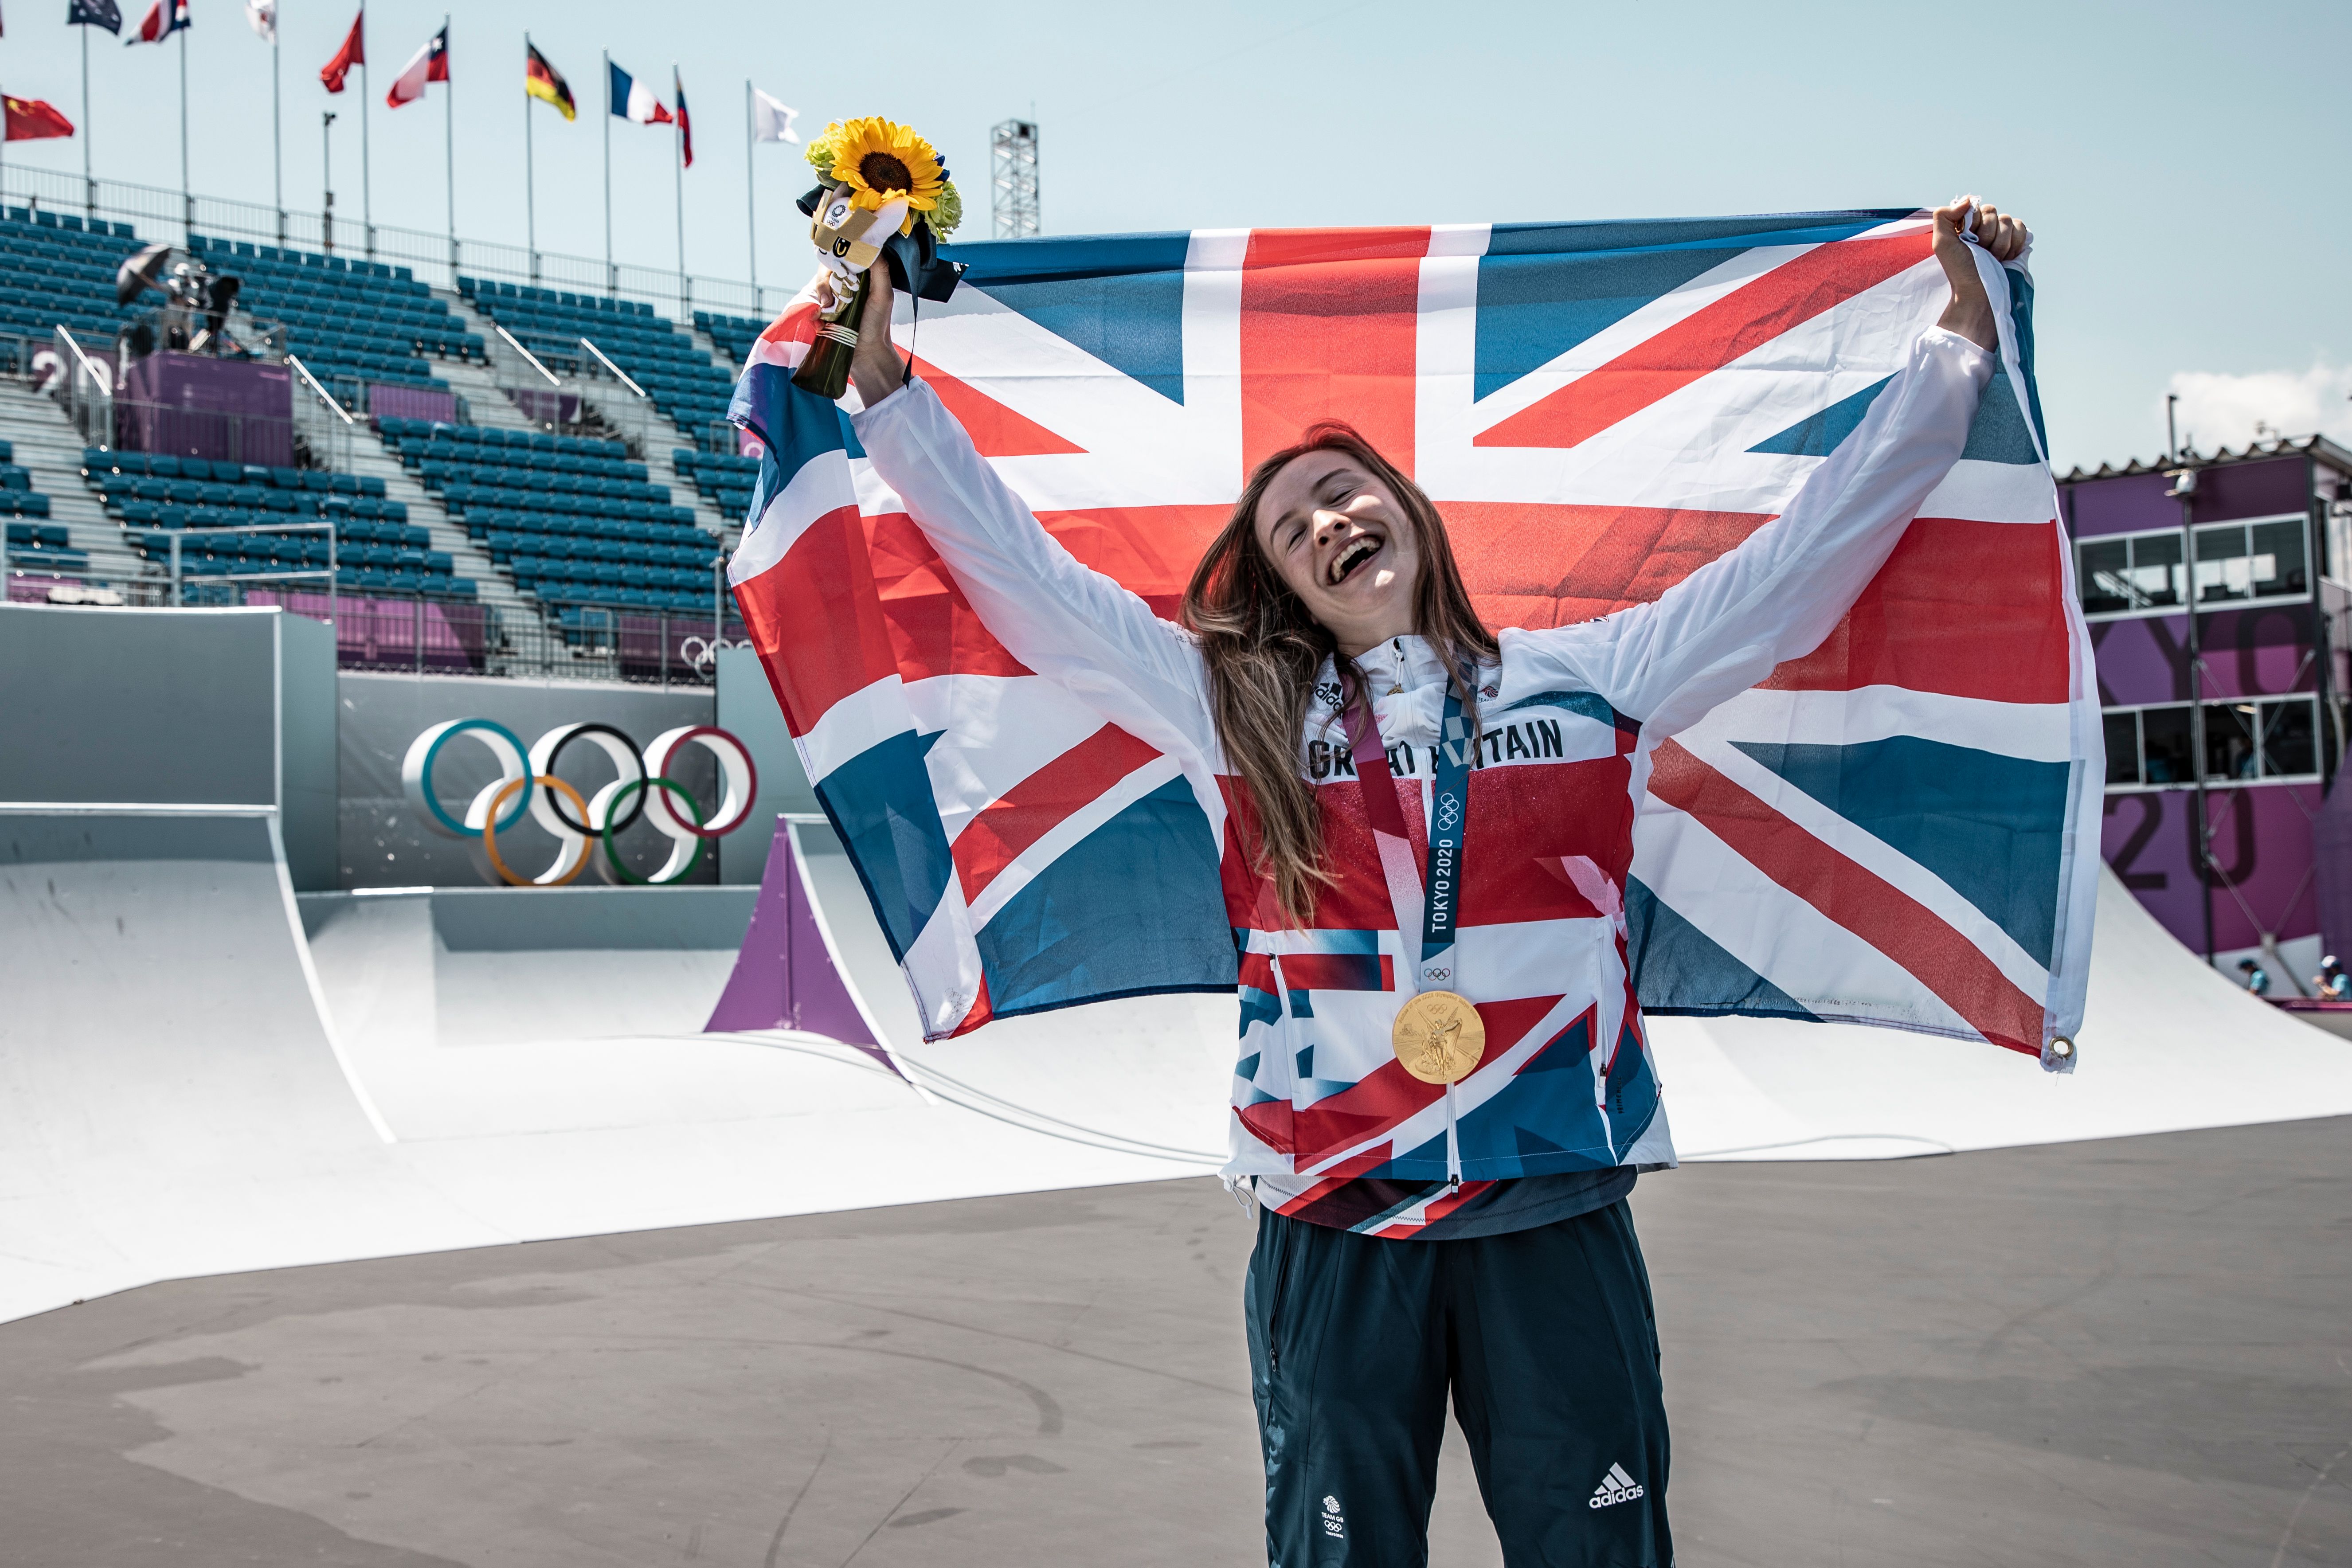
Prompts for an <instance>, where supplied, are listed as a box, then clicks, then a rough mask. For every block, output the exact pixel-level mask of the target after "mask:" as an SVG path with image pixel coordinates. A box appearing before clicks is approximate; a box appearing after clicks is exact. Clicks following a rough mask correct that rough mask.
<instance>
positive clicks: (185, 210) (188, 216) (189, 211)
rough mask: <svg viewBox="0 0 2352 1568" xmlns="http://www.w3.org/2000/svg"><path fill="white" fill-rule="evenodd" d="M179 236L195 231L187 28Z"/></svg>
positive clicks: (185, 237)
mask: <svg viewBox="0 0 2352 1568" xmlns="http://www.w3.org/2000/svg"><path fill="white" fill-rule="evenodd" d="M179 32H180V238H181V240H182V241H183V242H185V241H187V240H189V239H192V238H194V236H195V232H196V198H195V197H194V196H193V195H189V194H188V29H187V28H185V27H182V28H181V29H180V30H179Z"/></svg>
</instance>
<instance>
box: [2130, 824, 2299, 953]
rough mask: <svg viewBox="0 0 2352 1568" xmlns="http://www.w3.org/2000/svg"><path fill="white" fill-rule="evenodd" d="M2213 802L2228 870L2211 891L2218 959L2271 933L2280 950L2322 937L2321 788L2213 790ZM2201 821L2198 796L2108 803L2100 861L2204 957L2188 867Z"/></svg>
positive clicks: (2216, 839)
mask: <svg viewBox="0 0 2352 1568" xmlns="http://www.w3.org/2000/svg"><path fill="white" fill-rule="evenodd" d="M2205 801H2206V807H2207V809H2208V810H2209V811H2210V812H2211V814H2212V827H2213V858H2214V859H2215V860H2216V861H2218V862H2219V863H2220V864H2219V868H2218V869H2217V870H2216V871H2215V872H2214V882H2213V945H2214V948H2215V949H2216V951H2227V950H2229V949H2231V948H2240V947H2252V946H2254V945H2255V944H2256V943H2258V942H2261V941H2262V937H2263V931H2265V930H2267V931H2271V932H2272V933H2273V934H2274V935H2276V936H2277V937H2278V938H2279V939H2280V940H2281V941H2286V940H2289V939H2292V938H2294V937H2299V936H2309V935H2311V934H2312V933H2313V932H2314V931H2317V930H2318V929H2319V897H2318V889H2317V885H2316V881H2317V879H2316V878H2315V876H2314V875H2313V866H2314V863H2315V852H2316V846H2315V842H2314V837H2313V822H2314V819H2315V817H2316V816H2318V813H2319V809H2320V789H2319V786H2318V785H2317V784H2259V785H2254V786H2252V787H2249V788H2217V789H2208V790H2207V791H2206V792H2205ZM2196 818H2197V796H2196V795H2195V793H2194V792H2193V791H2189V790H2185V789H2179V790H2171V789H2168V790H2139V791H2130V792H2120V793H2117V794H2115V795H2109V796H2107V801H2106V816H2105V820H2104V821H2103V822H2102V823H2101V825H2100V831H2099V853H2100V855H2101V857H2102V858H2105V860H2106V862H2107V864H2108V866H2109V867H2111V868H2113V869H2114V871H2115V873H2116V876H2117V877H2119V878H2121V879H2123V884H2124V886H2125V887H2126V888H2129V889H2131V890H2132V891H2133V893H2135V894H2136V895H2137V897H2138V899H2139V901H2140V902H2141V904H2143V905H2144V906H2146V908H2147V911H2148V913H2150V914H2152V915H2154V916H2155V917H2156V918H2157V919H2158V921H2160V922H2162V924H2163V926H2164V928H2165V930H2167V931H2170V932H2171V933H2172V934H2173V935H2174V936H2176V937H2178V938H2179V939H2180V941H2181V942H2182V943H2183V944H2184V945H2186V946H2188V947H2189V948H2192V949H2195V950H2197V951H2199V952H2202V951H2204V947H2205V919H2204V915H2203V913H2202V911H2201V910H2200V889H2199V888H2198V885H2197V870H2196V865H2195V862H2194V861H2193V860H2192V859H2191V858H2190V855H2191V849H2190V846H2191V844H2192V843H2193V842H2194V837H2195V832H2196V827H2195V824H2196ZM2256 921H2261V922H2262V924H2261V926H2259V927H2258V926H2257V925H2256V924H2255V922H2256Z"/></svg>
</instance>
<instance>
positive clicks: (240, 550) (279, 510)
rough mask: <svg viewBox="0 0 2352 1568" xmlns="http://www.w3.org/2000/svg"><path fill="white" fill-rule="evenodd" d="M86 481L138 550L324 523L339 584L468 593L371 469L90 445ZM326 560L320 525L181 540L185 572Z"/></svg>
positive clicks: (162, 554)
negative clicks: (333, 469) (316, 529)
mask: <svg viewBox="0 0 2352 1568" xmlns="http://www.w3.org/2000/svg"><path fill="white" fill-rule="evenodd" d="M81 458H82V469H81V472H82V479H83V482H84V483H85V484H87V485H88V486H89V488H90V489H91V490H93V491H94V492H96V493H97V495H98V498H99V500H100V503H101V504H102V505H104V507H105V508H106V510H107V512H108V514H109V515H110V516H112V517H116V518H119V519H121V521H122V526H123V530H124V533H125V537H126V538H127V539H128V540H129V542H130V543H131V546H132V548H134V549H136V550H138V551H139V552H141V553H142V554H143V555H145V556H146V557H147V558H148V559H149V560H151V561H161V560H164V559H167V558H168V557H169V555H170V553H171V535H172V532H173V531H174V530H178V529H184V528H205V529H213V528H227V529H237V528H253V527H257V526H263V525H268V524H285V523H313V522H325V523H330V524H331V525H332V526H333V531H334V535H335V544H336V559H335V566H336V574H335V581H336V585H337V586H338V587H340V588H343V589H346V590H349V591H352V592H372V593H393V594H430V595H441V596H448V597H456V598H471V597H473V596H474V594H475V584H474V582H473V580H472V579H471V578H467V577H459V576H457V575H455V574H453V570H452V568H453V566H454V564H455V563H453V562H452V561H451V559H450V557H449V555H448V554H447V552H444V551H436V550H434V549H433V548H431V546H432V533H431V531H429V530H427V529H425V528H424V527H422V526H421V525H418V524H415V523H412V522H410V521H408V506H407V503H406V502H404V501H396V500H385V499H384V484H383V480H382V479H377V478H375V477H373V475H364V476H363V475H356V474H330V473H324V472H321V471H320V470H319V469H316V468H261V467H258V466H257V465H255V464H250V463H245V464H239V463H227V462H214V461H209V460H207V459H205V458H175V457H173V456H171V455H170V454H169V453H163V452H156V453H149V452H115V451H110V450H108V449H106V448H104V447H86V448H84V450H83V452H82V455H81ZM327 563H328V550H327V541H326V538H325V537H324V535H323V534H320V533H250V534H242V533H214V534H205V535H203V536H201V537H200V539H191V540H188V541H185V542H184V545H183V548H182V550H181V553H180V570H181V572H182V574H184V575H188V576H206V575H222V574H228V573H254V572H269V571H316V570H319V569H321V568H323V567H325V566H326V565H327Z"/></svg>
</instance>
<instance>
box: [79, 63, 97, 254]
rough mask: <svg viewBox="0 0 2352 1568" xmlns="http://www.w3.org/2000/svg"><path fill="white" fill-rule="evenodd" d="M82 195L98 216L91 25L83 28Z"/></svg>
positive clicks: (91, 214)
mask: <svg viewBox="0 0 2352 1568" xmlns="http://www.w3.org/2000/svg"><path fill="white" fill-rule="evenodd" d="M81 195H82V201H83V202H84V203H85V204H86V205H88V206H89V216H92V217H96V216H98V182H97V181H96V180H93V179H91V178H90V177H89V23H87V22H84V23H83V24H82V26H81Z"/></svg>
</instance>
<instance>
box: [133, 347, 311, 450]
mask: <svg viewBox="0 0 2352 1568" xmlns="http://www.w3.org/2000/svg"><path fill="white" fill-rule="evenodd" d="M293 375H294V373H293V372H292V371H290V370H289V369H288V368H287V367H286V366H284V365H282V364H264V363H258V362H257V361H251V360H229V359H212V358H209V357H207V356H206V355H204V354H186V353H177V352H175V351H173V350H169V349H166V350H163V351H160V352H158V353H152V354H149V355H148V356H147V357H146V358H145V359H142V360H133V361H132V362H131V363H130V364H129V365H128V366H127V367H126V368H125V369H124V371H123V373H122V385H121V392H120V393H119V395H118V396H117V400H116V403H115V423H116V426H117V437H118V439H119V440H120V442H121V445H123V446H124V447H129V448H131V449H132V450H135V451H141V452H170V453H172V454H173V455H174V456H177V457H183V458H209V459H211V460H213V461H215V462H221V461H226V462H231V463H258V464H261V465H262V466H264V467H266V468H291V467H292V466H293V464H294V400H293V389H294V382H293Z"/></svg>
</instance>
